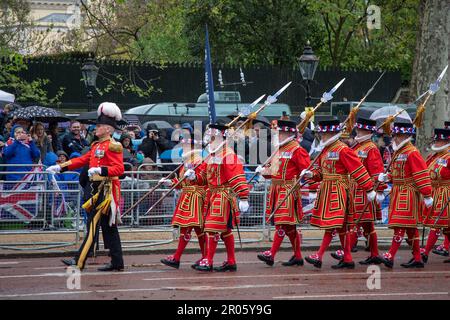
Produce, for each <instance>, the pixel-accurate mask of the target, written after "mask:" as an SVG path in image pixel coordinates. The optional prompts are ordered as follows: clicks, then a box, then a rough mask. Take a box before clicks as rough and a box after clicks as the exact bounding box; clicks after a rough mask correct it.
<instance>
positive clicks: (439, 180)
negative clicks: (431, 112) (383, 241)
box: [422, 128, 450, 263]
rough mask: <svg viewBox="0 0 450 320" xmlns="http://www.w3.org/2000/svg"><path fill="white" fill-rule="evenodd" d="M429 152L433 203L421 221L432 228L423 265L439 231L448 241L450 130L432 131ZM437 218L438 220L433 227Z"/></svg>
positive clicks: (449, 234)
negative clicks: (432, 140)
mask: <svg viewBox="0 0 450 320" xmlns="http://www.w3.org/2000/svg"><path fill="white" fill-rule="evenodd" d="M431 150H432V151H433V153H432V154H431V155H430V156H429V157H428V159H427V165H428V170H429V171H430V176H431V186H432V188H433V191H432V195H431V196H432V197H433V199H434V203H433V207H432V208H431V211H430V212H427V210H425V217H424V221H423V224H424V226H426V227H429V228H432V229H431V231H430V233H429V235H428V240H427V244H426V246H425V249H424V251H423V252H422V260H423V262H425V263H426V262H427V261H428V255H429V253H430V251H431V250H432V249H433V247H434V245H435V244H436V241H437V239H438V238H439V236H440V234H441V229H442V230H443V233H444V235H445V237H446V238H447V241H450V217H449V213H450V208H449V206H448V205H447V206H446V204H447V202H448V201H449V199H450V128H449V129H435V130H434V144H433V145H432V146H431ZM445 206H446V207H445ZM444 207H445V209H444ZM441 212H442V214H441ZM439 215H440V217H439ZM438 217H439V220H437V223H436V225H435V222H436V219H438ZM446 262H450V260H446Z"/></svg>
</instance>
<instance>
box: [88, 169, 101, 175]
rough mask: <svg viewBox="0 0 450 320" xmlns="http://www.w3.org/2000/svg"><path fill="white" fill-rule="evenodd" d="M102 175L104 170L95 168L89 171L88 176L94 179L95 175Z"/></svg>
mask: <svg viewBox="0 0 450 320" xmlns="http://www.w3.org/2000/svg"><path fill="white" fill-rule="evenodd" d="M100 173H102V168H100V167H94V168H90V169H89V170H88V176H89V177H92V176H93V175H94V174H100Z"/></svg>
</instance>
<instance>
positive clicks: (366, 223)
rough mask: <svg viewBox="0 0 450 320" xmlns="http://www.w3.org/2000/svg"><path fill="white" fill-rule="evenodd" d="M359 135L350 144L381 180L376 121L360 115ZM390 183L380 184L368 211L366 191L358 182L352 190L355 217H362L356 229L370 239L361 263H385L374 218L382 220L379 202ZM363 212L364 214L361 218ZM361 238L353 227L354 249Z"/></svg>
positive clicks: (381, 160)
mask: <svg viewBox="0 0 450 320" xmlns="http://www.w3.org/2000/svg"><path fill="white" fill-rule="evenodd" d="M355 128H356V137H355V138H354V140H355V142H356V143H355V144H354V145H352V146H351V148H352V149H353V151H354V152H355V153H356V155H357V156H358V158H359V159H360V160H361V162H362V164H363V165H364V167H365V168H366V169H367V172H368V173H369V175H370V176H371V177H372V180H373V181H376V180H378V175H379V174H380V173H382V172H383V171H384V166H383V159H382V158H381V154H380V151H379V150H378V147H377V146H376V145H375V143H373V142H372V136H373V133H374V132H376V130H377V127H376V121H374V120H370V119H366V118H364V117H358V119H357V120H356V124H355ZM386 188H387V186H386V184H385V183H380V184H379V187H378V189H377V190H376V191H377V196H376V202H370V204H369V205H368V206H367V209H366V211H365V212H362V211H363V209H364V208H366V205H367V197H366V195H365V192H364V190H362V189H361V187H359V185H358V184H357V183H356V182H354V181H352V183H351V190H352V193H353V199H354V202H353V211H354V220H355V221H357V220H358V219H360V220H359V224H358V226H356V228H357V229H359V228H360V227H362V229H363V230H364V236H365V237H366V238H367V239H368V242H369V249H370V256H369V257H368V258H367V259H366V260H364V261H360V264H363V265H367V264H380V263H382V261H381V257H379V253H378V243H377V242H378V240H377V234H376V231H375V221H376V220H380V219H381V207H380V203H382V202H383V201H384V198H385V196H384V193H383V191H384V189H386ZM361 214H362V217H361ZM357 241H358V230H353V239H352V246H351V247H352V248H353V246H354V245H356V243H357ZM332 256H333V257H334V258H338V259H339V260H340V259H341V258H342V257H341V256H340V255H338V254H337V253H335V254H332Z"/></svg>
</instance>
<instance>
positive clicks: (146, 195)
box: [123, 94, 265, 215]
mask: <svg viewBox="0 0 450 320" xmlns="http://www.w3.org/2000/svg"><path fill="white" fill-rule="evenodd" d="M264 96H265V94H263V95H262V96H261V97H259V98H258V99H256V100H255V101H254V102H253V103H252V104H251V105H249V106H248V107H247V108H249V109H250V110H251V109H252V108H253V107H254V106H256V105H257V104H258V103H259V102H260V101H261V100H262V99H263V98H264ZM243 116H245V115H243V114H239V115H238V116H236V117H235V118H234V119H233V120H232V121H231V122H230V123H228V124H227V125H228V126H230V125H232V124H233V123H235V122H236V121H237V120H238V119H239V118H240V117H243ZM208 144H209V142H208V143H207V144H206V145H205V148H206V146H207V145H208ZM203 150H204V148H203ZM183 165H184V164H183V163H181V164H180V165H179V166H178V167H176V169H175V170H173V171H172V172H170V173H169V174H168V175H167V176H166V177H165V178H164V179H170V177H172V176H173V175H174V174H175V173H176V172H178V170H180V169H181V167H182V166H183ZM162 184H163V182H162V181H159V182H158V183H157V184H156V185H155V186H154V187H153V188H151V189H150V190H149V191H148V192H147V193H146V194H144V195H143V196H142V197H141V198H140V199H139V200H138V201H136V202H135V203H134V204H133V205H132V206H131V207H130V208H128V209H127V210H126V211H125V213H124V214H123V215H127V214H128V213H129V212H131V211H132V210H133V209H134V208H136V207H137V206H138V205H139V204H140V203H141V202H142V201H144V199H145V198H147V197H148V196H149V195H150V194H152V193H153V192H154V191H155V190H156V189H158V188H159V187H160V186H161V185H162Z"/></svg>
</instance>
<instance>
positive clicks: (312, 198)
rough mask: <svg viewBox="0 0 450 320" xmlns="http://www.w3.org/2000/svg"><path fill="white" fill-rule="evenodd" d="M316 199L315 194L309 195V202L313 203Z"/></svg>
mask: <svg viewBox="0 0 450 320" xmlns="http://www.w3.org/2000/svg"><path fill="white" fill-rule="evenodd" d="M316 198H317V192H310V193H309V200H311V201H314V200H316Z"/></svg>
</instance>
